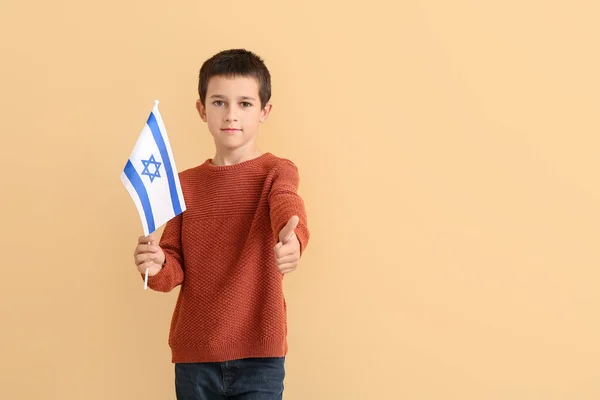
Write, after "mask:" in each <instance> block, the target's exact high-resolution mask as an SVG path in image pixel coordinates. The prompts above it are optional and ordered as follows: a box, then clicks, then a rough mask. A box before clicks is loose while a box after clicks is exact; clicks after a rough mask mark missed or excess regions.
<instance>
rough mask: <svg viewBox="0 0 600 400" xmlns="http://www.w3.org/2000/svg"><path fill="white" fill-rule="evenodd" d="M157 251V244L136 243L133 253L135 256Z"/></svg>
mask: <svg viewBox="0 0 600 400" xmlns="http://www.w3.org/2000/svg"><path fill="white" fill-rule="evenodd" d="M157 252H158V246H156V245H153V244H152V245H150V244H138V245H137V247H136V248H135V252H134V253H133V254H134V255H136V256H137V255H138V254H145V253H157Z"/></svg>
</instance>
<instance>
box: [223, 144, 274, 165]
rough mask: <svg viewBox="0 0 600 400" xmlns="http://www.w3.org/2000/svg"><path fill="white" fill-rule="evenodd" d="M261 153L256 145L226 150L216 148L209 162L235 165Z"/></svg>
mask: <svg viewBox="0 0 600 400" xmlns="http://www.w3.org/2000/svg"><path fill="white" fill-rule="evenodd" d="M261 155H263V152H262V151H261V150H260V149H259V148H258V147H257V146H256V145H254V146H252V147H251V148H248V149H245V148H240V149H235V150H228V149H219V148H217V151H216V153H215V156H214V157H213V159H212V162H211V164H213V165H218V166H225V165H235V164H239V163H241V162H244V161H248V160H252V159H254V158H257V157H260V156H261Z"/></svg>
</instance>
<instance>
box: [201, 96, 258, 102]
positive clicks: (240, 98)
mask: <svg viewBox="0 0 600 400" xmlns="http://www.w3.org/2000/svg"><path fill="white" fill-rule="evenodd" d="M210 98H211V99H225V98H227V97H226V96H223V95H222V94H213V95H212V96H210ZM238 99H239V100H254V101H256V99H255V98H254V97H250V96H240V97H238Z"/></svg>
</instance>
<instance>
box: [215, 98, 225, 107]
mask: <svg viewBox="0 0 600 400" xmlns="http://www.w3.org/2000/svg"><path fill="white" fill-rule="evenodd" d="M213 104H214V105H215V106H217V107H221V106H223V105H225V103H224V102H223V101H221V100H215V101H213Z"/></svg>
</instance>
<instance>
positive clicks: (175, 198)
mask: <svg viewBox="0 0 600 400" xmlns="http://www.w3.org/2000/svg"><path fill="white" fill-rule="evenodd" d="M147 123H148V126H149V127H150V130H151V131H152V136H154V141H155V142H156V146H158V150H159V151H160V157H161V158H162V161H163V164H164V166H165V170H166V171H167V181H168V182H169V191H170V192H171V203H172V204H173V211H175V215H178V214H180V213H181V204H179V195H178V194H177V187H176V186H175V176H174V175H173V167H172V166H171V159H170V158H169V153H168V152H167V146H166V145H165V141H164V139H163V137H162V132H161V131H160V128H159V127H158V123H157V122H156V117H155V116H154V112H151V113H150V116H149V117H148V122H147Z"/></svg>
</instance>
